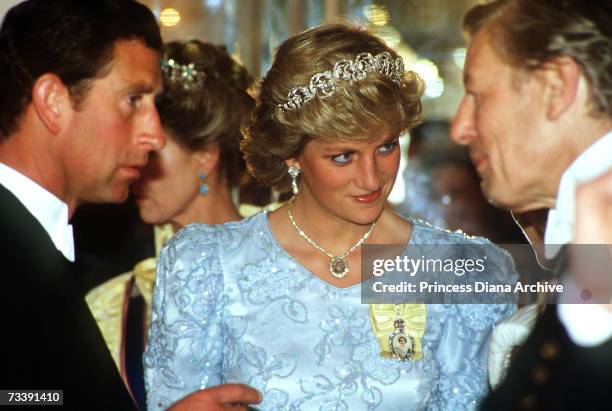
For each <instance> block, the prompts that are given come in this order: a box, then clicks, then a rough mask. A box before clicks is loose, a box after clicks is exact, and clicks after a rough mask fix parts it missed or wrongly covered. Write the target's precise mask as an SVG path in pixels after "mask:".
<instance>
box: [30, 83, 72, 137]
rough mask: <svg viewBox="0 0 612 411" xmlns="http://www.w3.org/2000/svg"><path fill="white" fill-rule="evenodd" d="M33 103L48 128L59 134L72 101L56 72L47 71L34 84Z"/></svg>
mask: <svg viewBox="0 0 612 411" xmlns="http://www.w3.org/2000/svg"><path fill="white" fill-rule="evenodd" d="M32 104H33V105H34V109H35V110H36V113H37V114H38V117H39V118H40V121H41V122H42V123H43V124H44V125H45V127H46V128H47V130H49V132H51V133H52V134H57V133H58V132H59V131H60V130H61V129H62V120H63V118H64V117H65V116H66V115H67V114H68V113H67V108H69V107H71V104H72V103H71V102H70V95H69V93H68V89H67V88H66V86H65V85H64V83H63V82H62V80H61V79H60V78H59V77H58V76H56V75H55V74H51V73H46V74H43V75H42V76H40V77H39V78H38V79H37V80H36V82H35V83H34V86H32Z"/></svg>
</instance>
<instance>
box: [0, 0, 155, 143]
mask: <svg viewBox="0 0 612 411" xmlns="http://www.w3.org/2000/svg"><path fill="white" fill-rule="evenodd" d="M134 39H136V40H140V41H142V42H143V43H144V44H146V46H147V47H149V48H151V49H154V50H158V51H160V50H161V48H162V40H161V35H160V32H159V27H158V26H157V22H156V21H155V16H154V15H153V14H152V13H151V11H150V10H149V9H148V8H147V7H146V6H144V5H142V4H140V3H138V2H136V1H134V0H86V1H85V0H27V1H25V2H23V3H20V4H18V5H17V6H15V7H13V8H12V9H10V10H9V12H8V13H7V14H6V17H5V18H4V21H3V22H2V26H1V28H0V90H1V92H0V142H2V141H3V140H4V139H6V138H7V137H8V136H10V135H11V134H13V133H14V132H16V131H17V128H18V125H19V120H20V118H21V116H22V115H23V113H24V111H25V108H26V107H27V105H28V104H29V103H30V102H31V99H32V86H33V85H34V83H35V81H36V79H37V78H39V77H40V76H41V75H43V74H45V73H53V74H56V75H57V76H58V77H59V78H60V79H61V80H62V82H63V83H64V84H65V85H66V87H67V88H68V90H69V93H70V98H71V100H72V103H73V105H74V106H75V107H76V108H78V107H79V104H80V103H81V102H82V101H83V100H84V98H85V97H86V96H87V92H88V90H89V87H90V85H91V81H92V80H94V79H96V78H100V77H103V76H104V75H105V74H107V73H108V67H109V64H110V62H111V61H112V58H113V50H114V46H115V43H116V42H117V41H118V40H134Z"/></svg>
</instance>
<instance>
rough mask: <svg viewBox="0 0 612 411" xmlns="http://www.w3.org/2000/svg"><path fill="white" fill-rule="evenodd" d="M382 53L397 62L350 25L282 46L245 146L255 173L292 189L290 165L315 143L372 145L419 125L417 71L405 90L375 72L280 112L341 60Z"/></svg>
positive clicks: (326, 27) (259, 90)
mask: <svg viewBox="0 0 612 411" xmlns="http://www.w3.org/2000/svg"><path fill="white" fill-rule="evenodd" d="M383 52H388V53H389V54H391V56H392V57H393V59H396V58H398V55H397V53H395V52H394V51H393V50H392V49H391V48H389V47H388V46H387V45H386V44H385V43H384V42H383V41H382V40H381V39H379V38H378V37H376V36H375V35H373V34H372V33H370V32H369V31H367V30H365V29H363V28H360V27H355V26H349V25H346V24H330V25H324V26H320V27H317V28H314V29H311V30H308V31H306V32H304V33H301V34H299V35H297V36H294V37H291V38H289V39H287V40H286V41H285V42H283V43H282V44H281V45H280V47H279V48H278V50H277V53H276V57H275V59H274V63H273V64H272V67H271V68H270V70H269V71H268V73H267V74H266V76H265V77H264V79H263V80H262V81H261V83H260V84H259V86H258V87H257V89H256V90H255V94H256V99H257V103H256V108H255V111H254V112H253V115H252V117H251V121H250V123H249V125H248V127H247V129H246V133H245V138H244V140H243V141H242V144H241V149H242V152H243V154H244V158H245V160H246V163H247V167H248V170H249V172H250V173H251V174H252V175H254V176H255V177H256V178H257V179H258V180H259V181H260V182H261V183H263V184H265V185H267V186H269V187H272V188H274V189H276V190H279V191H281V192H284V191H288V190H289V188H290V181H291V180H290V178H289V176H288V174H287V166H286V164H285V160H287V159H291V158H296V157H297V156H299V154H300V153H301V151H302V149H303V148H304V146H305V145H306V143H308V142H309V141H310V140H312V139H318V140H323V141H327V142H334V141H347V140H353V141H368V140H372V139H374V138H378V137H380V136H381V135H382V133H393V134H400V133H401V132H403V131H405V130H407V129H411V128H412V127H414V126H415V125H416V124H418V122H419V121H420V114H421V100H420V97H421V94H422V92H423V84H422V82H421V80H420V79H419V78H418V76H417V75H416V74H415V73H413V72H406V73H405V74H404V77H403V81H402V84H401V85H398V84H396V83H394V82H393V79H392V78H391V77H389V76H388V75H385V74H381V73H379V72H371V73H368V74H367V76H366V78H365V79H363V80H359V81H356V82H340V83H339V84H338V86H337V89H336V90H335V92H334V93H333V94H332V95H331V96H329V97H326V98H321V97H319V96H316V97H314V98H313V99H312V100H310V101H308V102H306V103H304V104H303V105H301V107H299V108H298V109H296V110H290V111H288V110H283V109H282V108H280V107H279V105H280V104H283V103H285V102H287V94H288V93H289V92H290V91H291V90H292V89H293V88H295V87H299V86H307V85H308V84H309V82H310V79H311V78H312V77H313V76H314V75H316V74H317V73H322V72H324V71H328V70H332V68H333V67H334V64H336V63H337V62H339V61H340V60H342V59H347V60H353V59H355V57H356V56H357V55H358V54H359V53H370V54H372V55H373V56H376V55H378V54H380V53H383Z"/></svg>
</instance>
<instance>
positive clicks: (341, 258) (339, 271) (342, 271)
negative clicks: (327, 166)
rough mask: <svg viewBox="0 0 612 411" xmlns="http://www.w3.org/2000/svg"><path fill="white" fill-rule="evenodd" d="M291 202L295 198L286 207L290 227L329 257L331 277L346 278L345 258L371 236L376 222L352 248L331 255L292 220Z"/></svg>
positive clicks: (346, 263) (347, 266)
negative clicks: (342, 252) (339, 253)
mask: <svg viewBox="0 0 612 411" xmlns="http://www.w3.org/2000/svg"><path fill="white" fill-rule="evenodd" d="M293 200H295V196H294V197H291V200H289V206H288V207H287V214H288V215H289V221H291V225H292V226H293V228H295V231H297V233H298V234H299V235H300V236H301V237H302V238H304V240H306V241H307V242H308V244H310V245H311V246H313V247H314V248H316V249H317V250H318V251H320V252H322V253H323V254H325V255H326V256H328V257H329V272H330V273H331V275H333V276H334V277H336V278H344V277H346V275H347V274H348V272H349V263H348V260H347V259H346V257H348V255H349V254H350V253H352V252H353V251H355V250H356V249H357V247H359V246H360V245H361V244H362V243H363V242H364V241H365V240H367V239H368V237H369V236H370V234H372V231H374V227H375V226H376V221H374V222H373V223H372V225H371V226H370V229H369V230H368V231H367V232H366V233H365V234H364V235H363V237H361V238H360V239H359V241H357V242H356V243H355V245H354V246H352V247H351V248H349V249H348V250H347V251H346V252H344V254H341V255H333V254H332V253H330V252H329V251H327V250H326V249H324V248H323V247H321V246H320V245H318V244H317V243H315V242H314V240H312V239H311V238H310V237H308V236H307V235H306V233H305V232H304V231H303V230H302V229H301V228H300V227H298V225H297V223H296V222H295V219H294V218H293V214H291V206H293Z"/></svg>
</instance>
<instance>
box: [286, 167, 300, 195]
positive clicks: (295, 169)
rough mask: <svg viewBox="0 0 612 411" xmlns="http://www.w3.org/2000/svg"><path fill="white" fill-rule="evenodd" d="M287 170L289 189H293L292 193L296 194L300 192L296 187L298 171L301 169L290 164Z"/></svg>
mask: <svg viewBox="0 0 612 411" xmlns="http://www.w3.org/2000/svg"><path fill="white" fill-rule="evenodd" d="M287 172H288V173H289V175H290V176H291V191H293V195H294V196H296V195H298V194H299V192H300V189H299V188H298V185H297V179H298V176H299V175H300V173H301V172H302V170H300V169H299V168H298V167H296V166H291V167H289V169H288V170H287Z"/></svg>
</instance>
